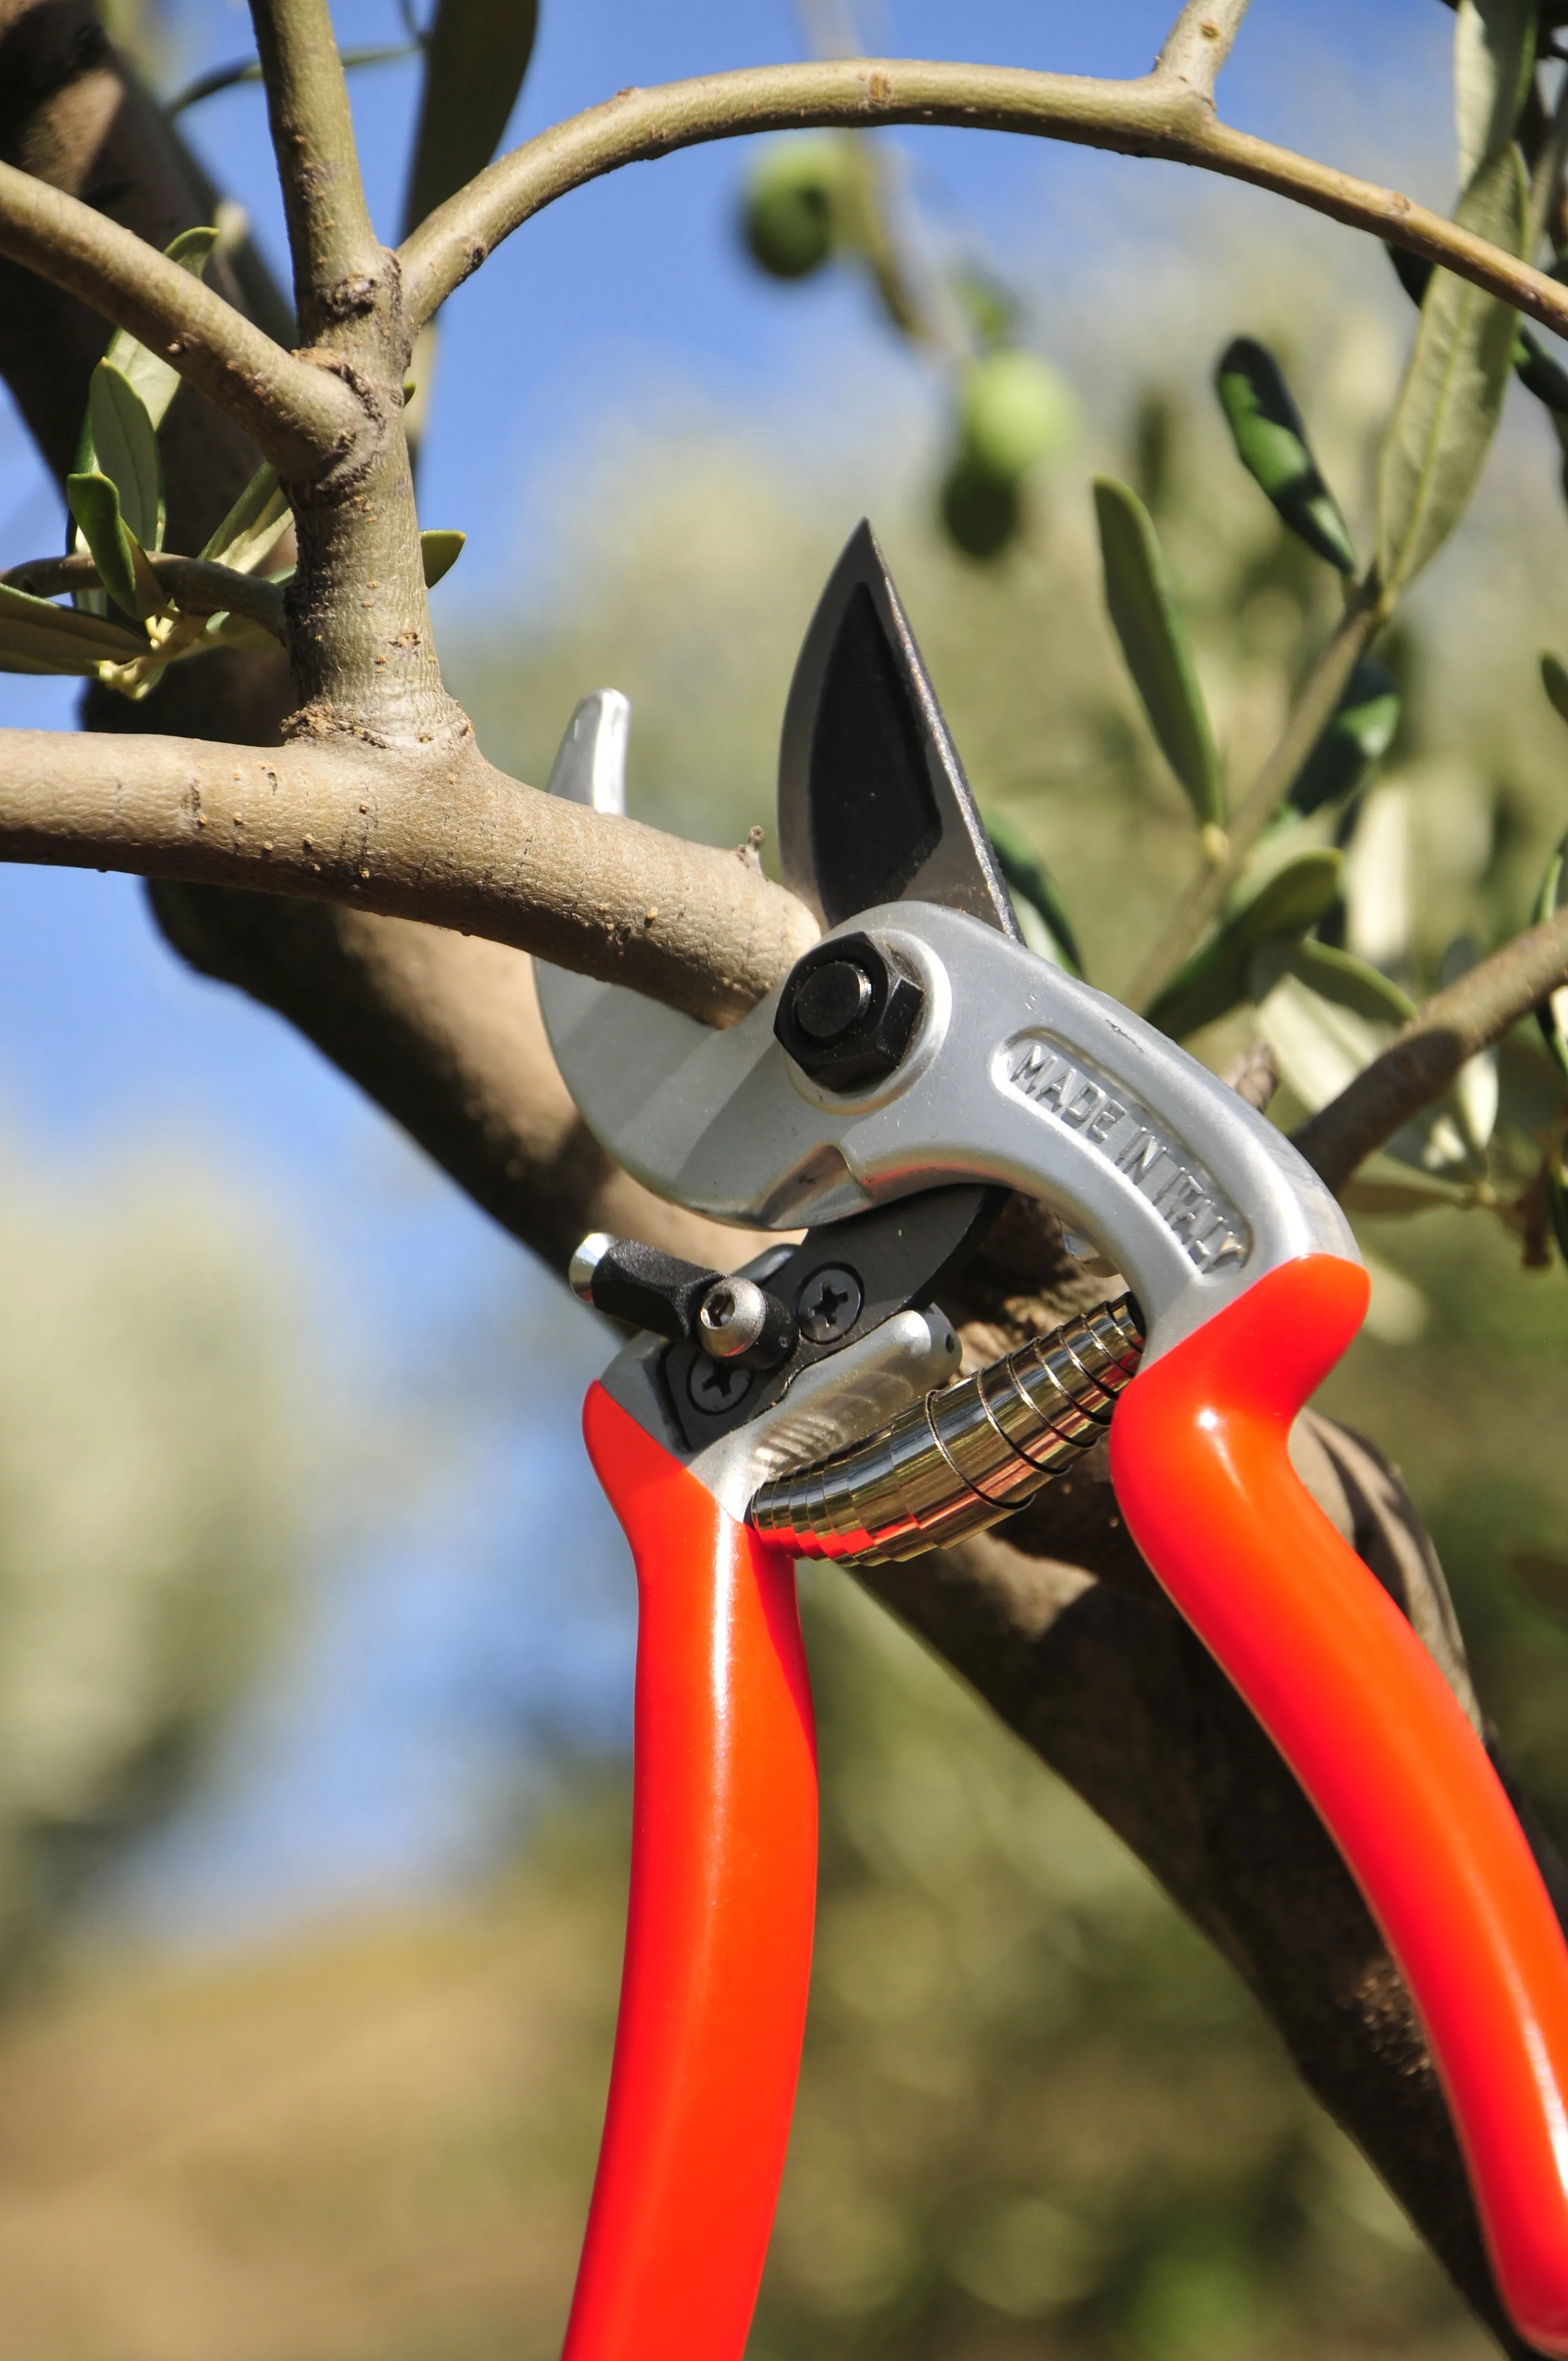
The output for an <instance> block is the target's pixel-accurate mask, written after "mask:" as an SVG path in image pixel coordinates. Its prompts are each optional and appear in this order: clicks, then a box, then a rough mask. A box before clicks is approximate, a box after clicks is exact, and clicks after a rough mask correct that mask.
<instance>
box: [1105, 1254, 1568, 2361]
mask: <svg viewBox="0 0 1568 2361" xmlns="http://www.w3.org/2000/svg"><path fill="white" fill-rule="evenodd" d="M1366 1286H1367V1281H1366V1275H1365V1271H1363V1270H1362V1269H1361V1268H1359V1267H1358V1266H1357V1265H1355V1264H1353V1263H1348V1262H1345V1261H1343V1260H1341V1259H1340V1258H1339V1257H1335V1256H1328V1255H1314V1256H1309V1257H1303V1258H1302V1259H1301V1260H1300V1261H1299V1262H1294V1263H1288V1264H1286V1265H1285V1266H1284V1267H1283V1268H1280V1269H1278V1270H1276V1271H1273V1272H1271V1273H1270V1274H1269V1276H1268V1277H1267V1278H1266V1279H1260V1280H1259V1281H1258V1283H1257V1285H1256V1286H1255V1287H1253V1288H1251V1289H1249V1290H1248V1291H1247V1292H1246V1294H1245V1295H1244V1296H1242V1297H1241V1298H1240V1299H1239V1300H1238V1301H1236V1302H1235V1303H1234V1304H1233V1305H1231V1306H1230V1307H1229V1309H1228V1310H1226V1311H1224V1312H1221V1313H1219V1314H1218V1315H1217V1316H1216V1317H1215V1318H1214V1319H1212V1320H1211V1321H1210V1322H1209V1323H1207V1324H1206V1325H1205V1326H1204V1327H1202V1328H1201V1329H1200V1330H1199V1331H1198V1332H1197V1333H1196V1334H1194V1335H1192V1336H1190V1337H1189V1338H1188V1339H1187V1340H1186V1342H1185V1343H1183V1344H1181V1345H1177V1346H1175V1347H1174V1348H1173V1350H1171V1351H1170V1352H1169V1353H1168V1354H1166V1355H1164V1356H1162V1357H1161V1358H1160V1359H1159V1360H1157V1362H1156V1363H1155V1364H1154V1365H1153V1367H1151V1368H1149V1369H1147V1370H1146V1371H1145V1372H1143V1373H1142V1374H1140V1375H1139V1376H1138V1377H1137V1378H1135V1379H1134V1381H1133V1383H1132V1385H1131V1386H1129V1387H1128V1389H1127V1390H1126V1392H1125V1393H1124V1394H1123V1395H1122V1397H1121V1399H1120V1400H1119V1401H1118V1403H1117V1407H1116V1417H1115V1422H1114V1423H1113V1426H1112V1430H1111V1466H1112V1474H1113V1478H1114V1482H1115V1487H1116V1494H1117V1498H1118V1500H1119V1501H1120V1504H1121V1506H1122V1509H1123V1511H1124V1515H1125V1517H1126V1520H1127V1524H1128V1528H1129V1530H1130V1532H1132V1534H1133V1536H1134V1538H1135V1541H1136V1542H1137V1543H1138V1546H1139V1548H1140V1549H1141V1550H1142V1551H1143V1554H1144V1555H1145V1556H1146V1559H1147V1560H1148V1563H1149V1565H1151V1566H1152V1568H1153V1569H1154V1572H1155V1573H1156V1575H1157V1576H1158V1577H1159V1580H1160V1581H1161V1583H1162V1584H1163V1585H1164V1587H1165V1588H1166V1589H1167V1590H1168V1592H1169V1594H1170V1596H1171V1598H1172V1599H1173V1600H1174V1601H1175V1603H1176V1605H1177V1607H1179V1609H1180V1610H1181V1613H1182V1614H1183V1615H1184V1616H1185V1617H1186V1619H1187V1620H1188V1621H1189V1622H1190V1624H1191V1626H1192V1628H1193V1630H1194V1631H1196V1632H1197V1633H1198V1635H1199V1637H1200V1639H1201V1640H1202V1641H1203V1642H1204V1643H1205V1644H1206V1646H1207V1647H1208V1648H1209V1649H1210V1650H1211V1651H1212V1653H1213V1655H1214V1656H1215V1657H1216V1658H1217V1660H1218V1662H1219V1664H1220V1665H1221V1666H1222V1668H1223V1670H1224V1672H1225V1673H1227V1674H1228V1675H1229V1676H1230V1678H1231V1679H1232V1680H1233V1681H1234V1683H1235V1686H1236V1687H1237V1688H1238V1689H1239V1690H1240V1691H1241V1693H1242V1695H1243V1697H1245V1699H1246V1701H1247V1703H1248V1705H1249V1706H1251V1708H1252V1709H1253V1711H1254V1712H1255V1714H1256V1715H1257V1717H1258V1719H1259V1720H1260V1721H1261V1722H1262V1723H1263V1725H1264V1727H1265V1729H1266V1730H1267V1731H1268V1732H1269V1735H1270V1736H1271V1737H1272V1738H1273V1740H1274V1741H1275V1744H1276V1745H1277V1747H1278V1749H1279V1751H1280V1752H1281V1753H1282V1754H1283V1755H1284V1757H1285V1759H1286V1761H1287V1762H1288V1763H1289V1764H1290V1767H1291V1769H1292V1770H1293V1771H1294V1772H1295V1773H1296V1776H1297V1777H1298V1779H1299V1781H1300V1783H1301V1784H1302V1786H1303V1787H1304V1788H1305V1789H1306V1791H1307V1793H1308V1795H1310V1797H1311V1799H1312V1802H1313V1803H1314V1805H1315V1806H1317V1809H1318V1811H1319V1812H1320V1813H1321V1817H1322V1818H1323V1821H1324V1822H1325V1824H1326V1826H1327V1828H1328V1829H1329V1831H1330V1834H1331V1835H1332V1837H1333V1839H1334V1841H1335V1843H1336V1844H1337V1845H1338V1846H1339V1849H1340V1850H1341V1852H1342V1853H1343V1856H1344V1859H1345V1861H1346V1863H1347V1865H1348V1867H1349V1869H1350V1871H1351V1872H1352V1874H1353V1875H1354V1878H1355V1880H1356V1883H1358V1884H1359V1886H1360V1887H1361V1890H1362V1893H1363V1894H1365V1897H1366V1901H1367V1905H1368V1906H1369V1907H1370V1909H1371V1911H1372V1913H1373V1915H1374V1916H1375V1917H1376V1920H1377V1922H1378V1924H1379V1926H1380V1927H1382V1929H1383V1932H1384V1935H1385V1936H1386V1938H1387V1942H1388V1945H1389V1948H1390V1949H1391V1950H1392V1952H1393V1954H1394V1956H1395V1958H1396V1959H1397V1960H1398V1963H1399V1966H1400V1969H1401V1971H1403V1974H1404V1977H1405V1981H1406V1982H1407V1983H1408V1985H1409V1989H1410V1993H1411V1995H1412V1997H1413V1998H1414V2001H1415V2004H1416V2007H1417V2009H1418V2010H1419V2011H1420V2017H1421V2022H1422V2024H1423V2026H1425V2029H1426V2034H1427V2038H1428V2042H1429V2044H1430V2046H1431V2053H1432V2057H1433V2059H1434V2061H1435V2063H1436V2066H1437V2070H1438V2072H1439V2074H1440V2076H1441V2078H1442V2083H1443V2087H1444V2090H1445V2091H1446V2092H1447V2095H1448V2102H1449V2105H1450V2108H1451V2110H1452V2113H1453V2121H1454V2125H1455V2129H1456V2130H1457V2132H1458V2136H1459V2140H1460V2145H1461V2147H1462V2148H1463V2150H1464V2158H1465V2162H1466V2165H1467V2168H1468V2170H1469V2174H1470V2180H1471V2186H1472V2189H1473V2191H1474V2192H1475V2201H1476V2207H1477V2210H1478V2212H1479V2214H1480V2217H1481V2224H1482V2228H1483V2230H1484V2232H1485V2235H1486V2245H1487V2248H1488V2250H1489V2253H1490V2255H1491V2259H1492V2267H1493V2270H1494V2273H1495V2276H1496V2278H1497V2287H1498V2291H1499V2293H1500V2295H1501V2297H1502V2300H1503V2302H1504V2304H1505V2306H1506V2308H1507V2309H1508V2312H1509V2314H1510V2315H1511V2317H1512V2319H1513V2321H1514V2323H1515V2324H1516V2326H1517V2327H1518V2329H1519V2334H1521V2336H1523V2337H1525V2338H1526V2339H1527V2340H1528V2341H1529V2342H1530V2344H1531V2345H1536V2346H1538V2347H1539V2348H1540V2350H1541V2351H1542V2352H1543V2353H1549V2354H1553V2355H1568V2120H1565V2117H1564V2112H1563V2093H1564V2092H1565V2091H1568V1948H1565V1946H1564V1943H1563V1934H1562V1931H1561V1929H1560V1928H1559V1926H1558V1923H1557V1919H1556V1916H1555V1915H1554V1913H1553V1911H1552V1905H1551V1903H1550V1901H1549V1900H1548V1898H1547V1894H1546V1890H1545V1887H1544V1886H1543V1885H1542V1883H1541V1874H1540V1872H1539V1871H1538V1870H1537V1868H1536V1865H1535V1862H1534V1860H1533V1859H1532V1857H1531V1855H1530V1848H1529V1846H1528V1845H1527V1843H1526V1841H1525V1839H1524V1835H1523V1832H1522V1830H1521V1829H1520V1827H1519V1821H1518V1820H1517V1818H1516V1817H1515V1816H1514V1814H1513V1812H1512V1810H1511V1809H1510V1807H1509V1805H1508V1798H1507V1796H1506V1795H1504V1793H1503V1789H1502V1786H1501V1784H1499V1782H1498V1780H1497V1773H1495V1772H1494V1770H1493V1769H1492V1766H1491V1763H1489V1762H1488V1760H1487V1758H1486V1750H1485V1748H1484V1747H1483V1746H1482V1744H1481V1741H1480V1740H1479V1739H1478V1738H1477V1737H1476V1735H1475V1731H1474V1730H1473V1729H1472V1728H1471V1726H1470V1724H1469V1722H1468V1721H1467V1720H1466V1719H1465V1717H1464V1713H1463V1712H1462V1710H1461V1709H1460V1707H1459V1705H1458V1703H1457V1701H1456V1700H1455V1698H1454V1697H1453V1692H1452V1691H1451V1690H1450V1689H1449V1687H1448V1686H1447V1685H1446V1683H1445V1682H1444V1681H1443V1679H1442V1675H1441V1674H1440V1673H1439V1672H1438V1670H1437V1667H1436V1665H1435V1664H1433V1663H1432V1660H1431V1657H1430V1656H1429V1655H1428V1653H1427V1652H1426V1650H1425V1649H1424V1648H1423V1647H1422V1645H1421V1643H1420V1641H1419V1640H1418V1639H1417V1637H1416V1635H1415V1633H1414V1632H1413V1631H1411V1629H1410V1626H1409V1623H1408V1622H1407V1621H1406V1620H1405V1619H1404V1617H1403V1616H1402V1615H1401V1614H1400V1613H1399V1611H1398V1608H1396V1606H1395V1605H1394V1603H1393V1601H1392V1599H1390V1598H1388V1596H1387V1593H1386V1592H1385V1591H1384V1590H1383V1589H1382V1588H1381V1587H1380V1586H1379V1584H1378V1583H1377V1582H1376V1580H1375V1579H1374V1577H1373V1576H1372V1575H1371V1574H1370V1573H1369V1572H1368V1571H1367V1569H1366V1567H1365V1565H1363V1564H1362V1562H1361V1560H1360V1559H1359V1558H1358V1557H1357V1556H1356V1555H1355V1554H1354V1551H1352V1550H1351V1549H1350V1547H1349V1546H1348V1544H1347V1543H1345V1542H1343V1541H1342V1540H1341V1538H1340V1536H1339V1534H1338V1533H1336V1532H1334V1530H1333V1528H1332V1525H1331V1524H1330V1523H1329V1521H1328V1520H1327V1518H1326V1517H1324V1516H1323V1514H1322V1513H1321V1510H1319V1509H1318V1508H1317V1507H1316V1505H1315V1504H1314V1502H1313V1501H1312V1500H1311V1499H1310V1496H1309V1495H1308V1493H1307V1492H1306V1490H1305V1489H1304V1488H1303V1487H1302V1485H1301V1484H1300V1482H1299V1480H1298V1478H1297V1477H1296V1475H1295V1474H1294V1472H1293V1470H1292V1468H1291V1466H1290V1463H1289V1459H1288V1452H1287V1437H1288V1433H1289V1429H1290V1422H1291V1421H1292V1419H1293V1418H1294V1417H1295V1414H1296V1412H1297V1411H1299V1409H1300V1407H1301V1405H1302V1403H1303V1402H1304V1401H1305V1400H1307V1397H1308V1395H1309V1394H1310V1392H1311V1391H1312V1389H1313V1388H1314V1387H1315V1386H1316V1385H1317V1384H1318V1382H1319V1381H1320V1379H1321V1378H1322V1377H1323V1376H1324V1375H1326V1373H1327V1371H1328V1370H1329V1369H1330V1368H1332V1366H1333V1364H1334V1362H1335V1361H1336V1360H1337V1359H1338V1358H1339V1356H1340V1354H1341V1353H1342V1352H1343V1350H1344V1347H1345V1346H1346V1345H1347V1344H1348V1343H1349V1342H1350V1339H1351V1337H1352V1336H1353V1335H1354V1334H1355V1331H1356V1329H1357V1328H1358V1327H1359V1325H1360V1323H1361V1318H1362V1314H1363V1312H1364V1311H1365V1304H1366Z"/></svg>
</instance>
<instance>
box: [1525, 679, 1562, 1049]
mask: <svg viewBox="0 0 1568 2361" xmlns="http://www.w3.org/2000/svg"><path fill="white" fill-rule="evenodd" d="M1552 661H1554V662H1555V659H1552ZM1545 668H1546V666H1545V663H1544V662H1543V663H1542V665H1541V670H1542V671H1543V672H1544V671H1545ZM1557 669H1558V671H1559V672H1560V673H1561V671H1562V669H1563V667H1562V665H1561V664H1559V665H1558V667H1557ZM1547 693H1548V695H1549V696H1550V695H1552V692H1551V689H1550V688H1549V689H1548V692H1547ZM1552 703H1553V705H1556V704H1557V699H1556V697H1554V696H1552ZM1558 710H1559V711H1561V710H1562V708H1561V707H1559V708H1558ZM1565 718H1568V717H1565ZM1565 902H1568V836H1565V837H1564V838H1563V841H1562V843H1561V844H1559V846H1558V847H1557V850H1556V851H1555V852H1554V853H1553V854H1552V858H1551V860H1550V861H1549V862H1547V864H1546V874H1545V875H1544V877H1542V879H1541V888H1540V891H1539V892H1538V893H1537V895H1536V897H1535V908H1534V910H1533V911H1532V912H1531V914H1530V916H1531V922H1532V924H1534V925H1535V926H1538V927H1539V926H1541V924H1542V923H1543V922H1544V920H1546V919H1547V918H1552V917H1556V915H1557V913H1558V911H1559V910H1560V909H1562V907H1563V904H1564V903H1565ZM1535 1018H1536V1023H1537V1024H1538V1025H1539V1026H1540V1027H1541V1039H1542V1040H1543V1041H1544V1042H1545V1043H1546V1046H1547V1048H1548V1049H1550V1050H1551V1052H1552V1056H1553V1058H1555V1059H1556V1060H1557V1063H1558V1065H1559V1066H1560V1067H1561V1068H1562V1070H1563V1075H1564V1076H1565V1077H1568V984H1564V985H1563V988H1562V990H1561V991H1558V992H1554V993H1552V994H1551V995H1550V997H1549V998H1548V999H1545V1000H1543V1001H1542V1002H1541V1006H1540V1007H1539V1008H1538V1009H1537V1010H1536V1012H1535Z"/></svg>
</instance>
